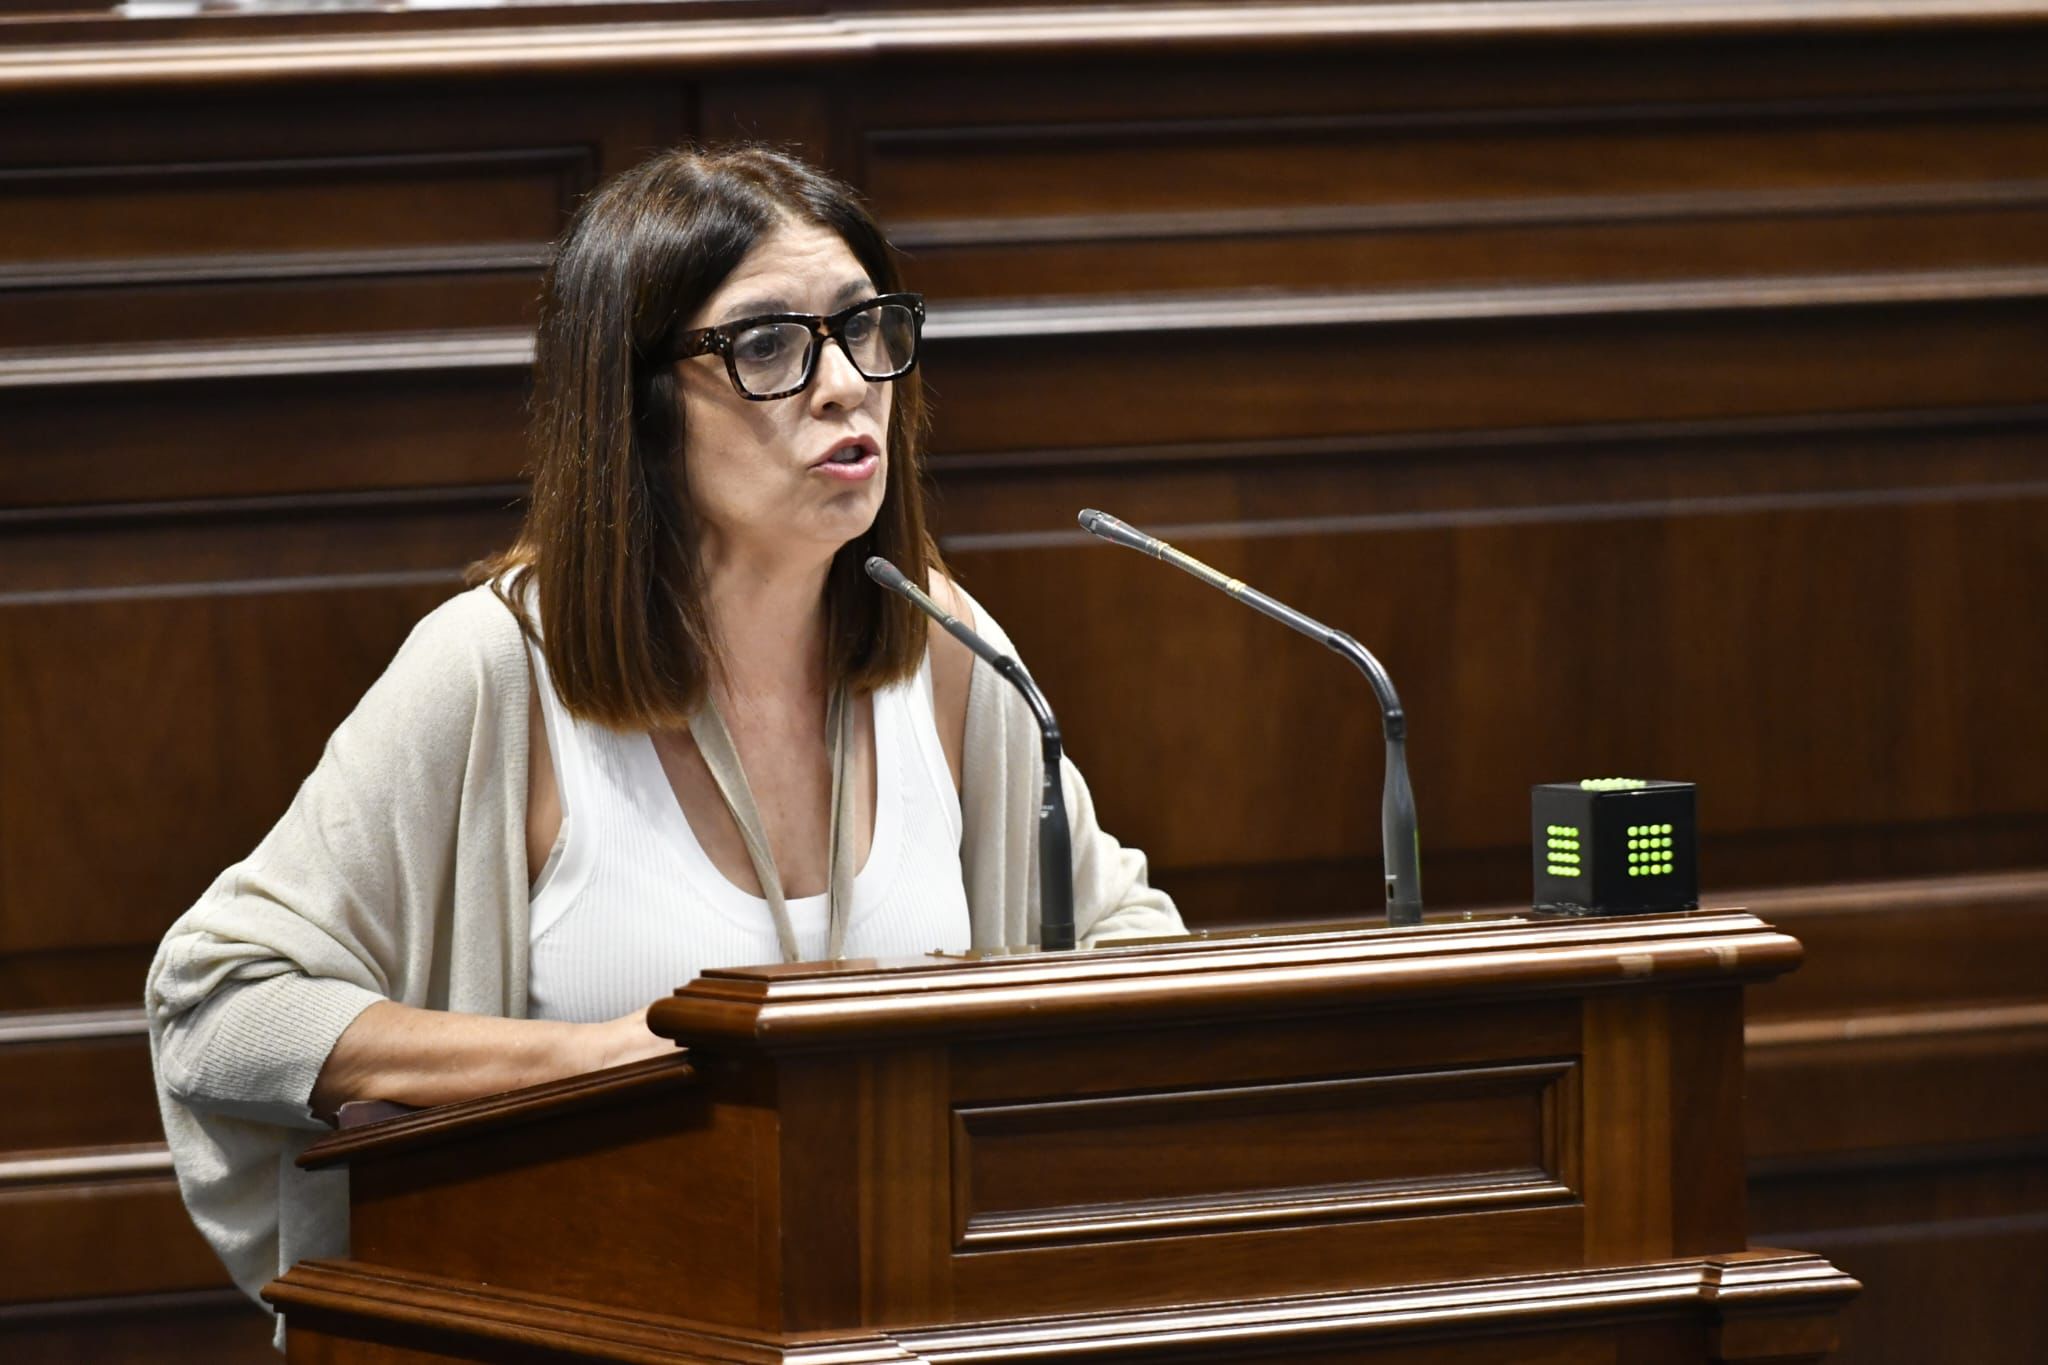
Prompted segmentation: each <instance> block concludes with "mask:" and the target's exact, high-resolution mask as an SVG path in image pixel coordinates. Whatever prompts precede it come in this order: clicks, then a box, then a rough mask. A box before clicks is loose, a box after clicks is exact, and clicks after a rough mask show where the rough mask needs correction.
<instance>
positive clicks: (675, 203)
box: [471, 146, 940, 729]
mask: <svg viewBox="0 0 2048 1365" xmlns="http://www.w3.org/2000/svg"><path fill="white" fill-rule="evenodd" d="M792 219H793V220H796V221H798V222H803V223H810V224H814V225H816V226H818V227H823V228H827V229H829V230H831V231H833V232H835V233H837V234H838V235H839V236H840V237H841V238H842V239H844V240H845V242H846V245H847V247H848V248H849V249H850V250H851V251H852V252H853V255H854V258H855V259H856V260H858V261H859V262H860V264H861V266H862V268H864V269H865V270H866V271H867V274H868V278H869V279H870V280H871V281H872V282H873V283H874V285H875V288H876V292H878V293H889V292H892V291H895V290H897V289H900V288H901V282H900V279H899V277H898V273H897V270H896V265H895V261H894V259H893V257H892V254H891V252H890V248H889V244H888V243H887V241H885V240H884V239H883V236H882V232H881V229H880V228H879V227H877V226H876V225H875V221H874V219H872V218H871V217H869V216H868V213H867V210H866V209H865V208H864V207H862V205H861V203H860V201H859V199H858V198H857V196H856V195H855V194H854V192H853V191H852V190H851V189H849V188H848V187H847V186H845V185H843V184H841V183H840V182H839V181H837V180H834V179H833V178H831V177H830V176H828V175H825V174H823V173H822V172H820V171H818V170H816V169H814V168H813V167H810V166H807V165H805V164H804V163H803V162H801V161H799V160H797V159H796V158H795V157H792V156H789V155H786V154H784V153H782V152H777V151H774V150H771V149H769V148H766V147H759V146H733V147H724V148H716V149H709V150H701V151H700V150H694V149H689V148H681V149H677V150H674V151H669V152H663V153H661V154H660V155H657V156H655V157H653V158H652V159H650V160H648V161H645V162H643V163H642V164H640V165H638V166H636V167H634V168H633V169H631V170H629V171H626V172H624V173H623V174H621V175H619V176H617V177H615V178H614V179H612V180H610V181H607V182H606V183H605V184H603V185H601V186H599V187H598V188H597V189H596V190H595V191H593V192H592V193H591V195H590V196H589V197H588V198H587V199H585V200H584V202H583V204H582V206H581V207H580V208H579V209H578V211H577V213H576V216H575V218H574V219H573V221H572V222H571V223H570V225H569V228H568V231H567V232H566V233H565V234H564V235H563V237H562V240H561V242H560V243H559V244H558V246H557V248H556V251H555V255H554V259H553V261H552V263H551V264H550V265H549V267H548V271H547V276H546V280H545V283H544V285H543V288H542V297H541V319H540V333H539V340H538V344H537V349H536V353H535V357H534V393H533V411H532V428H531V431H532V446H533V452H532V455H533V494H532V501H531V502H530V503H529V505H528V507H527V513H526V523H525V525H524V527H523V528H522V529H521V531H520V534H519V539H518V540H517V541H516V542H515V543H514V544H513V545H512V546H511V548H509V549H507V550H505V551H503V552H501V553H499V554H497V555H495V556H493V557H492V558H490V559H487V560H484V561H483V562H482V563H480V564H478V565H477V566H476V567H475V568H474V569H473V570H472V571H471V573H472V578H473V579H476V580H482V579H486V578H487V579H489V580H491V582H492V583H493V585H494V587H495V590H496V591H497V593H498V595H499V596H500V597H502V598H504V599H505V601H506V603H507V605H509V606H511V607H512V608H513V610H514V613H515V614H517V615H518V616H519V617H520V620H521V624H522V626H525V625H527V624H528V623H527V620H526V615H525V612H524V611H523V610H522V599H523V594H522V591H521V589H522V588H523V586H524V584H525V582H526V581H527V577H528V575H531V576H532V581H533V582H534V584H535V586H536V587H537V588H538V589H539V597H540V601H539V606H540V628H541V641H542V648H543V650H544V652H545V654H546V657H547V663H548V670H549V672H550V673H552V674H553V675H554V687H555V691H556V693H557V695H559V696H560V697H561V699H562V703H563V705H565V706H566V707H568V708H569V710H570V711H571V712H572V713H573V714H575V715H578V716H581V717H584V718H586V719H589V720H593V721H597V722H599V723H601V724H604V725H609V726H612V727H614V728H617V729H648V728H656V727H670V726H678V725H681V724H683V723H684V722H685V721H686V720H687V718H688V716H689V714H690V712H691V711H692V710H693V709H695V707H696V706H697V704H698V703H699V702H700V701H701V700H702V698H703V694H704V688H705V684H706V681H707V680H708V677H709V674H710V671H711V669H712V668H713V666H714V665H715V664H716V662H717V648H716V642H715V641H714V640H713V639H712V636H711V628H710V623H709V620H708V618H707V616H706V612H705V601H704V591H703V589H704V584H703V580H702V574H701V567H700V564H699V561H698V544H699V532H698V525H697V520H696V516H695V513H694V511H693V509H692V508H691V506H690V504H689V491H688V483H687V481H686V480H685V478H684V477H683V473H682V466H681V461H682V460H683V459H684V458H687V456H686V455H685V453H684V452H685V450H686V444H685V440H684V435H685V433H684V431H683V416H682V408H681V404H680V403H679V402H678V395H677V385H676V378H675V371H674V362H673V360H672V350H671V348H672V346H673V344H674V338H675V336H676V335H677V333H678V332H679V331H680V330H681V329H682V328H683V327H685V326H687V324H688V323H689V320H690V319H691V318H692V317H693V316H694V315H695V314H696V312H697V311H698V309H699V308H701V307H702V306H703V304H704V301H705V300H706V299H708V298H709V297H710V296H711V294H712V293H713V292H714V291H715V290H716V289H717V288H718V287H719V285H721V284H722V283H724V281H725V280H726V279H727V277H729V276H730V275H731V274H732V272H733V271H734V270H735V269H736V268H737V267H738V266H739V264H740V262H741V261H743V260H744V259H745V258H746V256H747V255H748V253H749V252H751V251H752V250H753V249H754V247H755V245H756V244H758V243H759V242H760V241H761V240H762V239H763V238H764V237H766V236H768V235H769V234H770V233H772V232H773V231H774V230H775V229H776V227H777V226H778V225H780V224H781V223H783V222H785V221H788V220H792ZM892 382H893V383H894V384H895V386H896V387H895V393H894V395H893V397H892V401H891V405H890V414H889V432H888V440H889V451H888V461H887V463H888V486H887V487H886V488H885V490H884V493H883V500H882V507H881V511H880V512H879V513H878V514H877V515H876V518H875V523H874V525H873V526H872V527H870V528H869V530H868V531H867V533H866V534H864V535H862V536H861V537H860V538H859V539H857V540H855V541H853V542H852V543H850V544H848V545H846V546H844V547H842V548H841V549H840V551H839V553H838V555H837V556H835V557H834V559H833V561H832V567H831V569H830V571H829V572H828V574H827V577H826V586H825V629H826V641H825V670H826V674H825V675H826V678H827V680H828V681H829V682H831V683H835V684H837V683H844V684H846V685H848V686H849V687H851V688H852V689H853V690H854V691H855V692H862V691H867V690H871V689H873V688H875V687H879V686H881V685H883V684H885V683H889V682H894V681H897V680H899V679H902V678H906V677H909V676H910V675H911V674H912V673H914V672H915V671H916V669H917V666H918V662H919V660H920V659H921V657H922V656H923V652H924V647H925V641H926V638H927V634H926V625H925V621H924V618H923V617H922V616H920V615H919V614H918V612H917V609H916V608H915V607H913V606H912V605H911V604H910V603H908V602H905V601H904V600H902V599H901V598H900V597H897V596H896V595H895V594H894V593H888V592H884V591H883V590H882V589H880V588H879V587H877V586H876V585H875V584H874V583H873V582H871V581H870V580H869V579H868V577H867V575H866V573H865V572H864V571H863V569H862V567H861V566H862V564H863V562H864V561H865V560H866V559H867V557H868V556H869V555H882V556H884V557H886V558H888V559H890V560H892V561H894V563H895V564H896V565H897V567H899V568H901V569H902V570H903V572H904V573H905V574H907V575H908V576H909V577H910V580H911V581H912V582H913V583H918V584H923V583H924V582H925V581H926V579H927V577H928V575H929V574H930V572H931V571H932V570H934V569H937V568H939V567H940V561H939V555H938V549H937V547H936V546H935V545H934V544H933V542H932V540H931V537H930V535H929V533H928V532H927V531H926V529H925V520H924V498H923V478H924V451H923V438H924V432H925V404H924V391H923V387H922V385H921V384H920V382H919V379H918V375H917V372H916V371H914V370H913V371H912V372H911V373H909V374H907V375H904V376H903V377H902V378H900V379H897V380H894V381H892ZM787 401H791V402H796V401H801V400H798V399H790V400H787Z"/></svg>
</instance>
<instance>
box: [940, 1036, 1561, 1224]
mask: <svg viewBox="0 0 2048 1365" xmlns="http://www.w3.org/2000/svg"><path fill="white" fill-rule="evenodd" d="M1574 1066H1575V1063H1574V1062H1572V1061H1570V1060H1563V1061H1555V1062H1531V1063H1524V1064H1519V1065H1494V1066H1477V1067H1449V1068H1439V1069H1433V1070H1429V1071H1420V1072H1407V1073H1393V1074H1380V1075H1371V1076H1351V1077H1340V1078H1334V1079H1328V1080H1318V1081H1290V1082H1284V1083H1277V1084H1275V1083H1268V1084H1261V1085H1237V1086H1223V1087H1218V1088H1213V1089H1201V1090H1150V1091H1146V1092H1143V1093H1140V1094H1130V1095H1095V1096H1089V1097H1087V1098H1081V1099H1069V1100H1058V1101H1041V1102H1033V1103H1023V1104H996V1105H969V1106H963V1107H959V1108H956V1109H955V1110H954V1113H953V1170H954V1173H955V1175H954V1178H955V1194H954V1210H955V1218H956V1225H955V1244H956V1245H957V1246H959V1247H961V1248H963V1249H967V1250H978V1249H990V1248H1001V1249H1013V1248H1021V1247H1026V1246H1049V1245H1057V1244H1061V1243H1066V1242H1075V1241H1089V1242H1101V1241H1105V1240H1125V1239H1129V1238H1133V1237H1147V1236H1161V1235H1180V1234H1186V1233H1190V1232H1201V1231H1239V1230H1250V1229H1253V1228H1267V1227H1292V1226H1300V1225H1303V1224H1312V1223H1323V1222H1330V1221H1333V1220H1339V1219H1341V1220H1345V1221H1355V1220H1358V1219H1362V1218H1375V1217H1400V1216H1411V1215H1414V1214H1417V1213H1423V1212H1427V1213H1431V1214H1452V1213H1457V1212H1461V1211H1477V1210H1481V1209H1494V1208H1504V1207H1522V1206H1527V1205H1533V1204H1547V1203H1557V1202H1560V1201H1566V1200H1570V1199H1573V1198H1574V1197H1576V1194H1577V1191H1575V1190H1574V1189H1573V1188H1572V1187H1571V1185H1570V1184H1569V1183H1567V1181H1566V1179H1565V1171H1566V1169H1567V1167H1569V1166H1571V1165H1574V1164H1575V1161H1574V1159H1573V1158H1572V1157H1571V1156H1570V1154H1568V1153H1566V1152H1565V1151H1564V1150H1563V1147H1564V1142H1563V1139H1562V1135H1561V1133H1560V1131H1559V1128H1558V1124H1559V1121H1560V1112H1559V1111H1560V1108H1561V1102H1560V1101H1559V1100H1558V1099H1557V1098H1556V1089H1557V1087H1559V1086H1560V1085H1562V1084H1563V1083H1565V1082H1566V1080H1567V1078H1568V1077H1570V1076H1571V1075H1572V1073H1573V1069H1574ZM1447 1105H1448V1106H1455V1107H1458V1108H1460V1110H1461V1112H1467V1113H1468V1114H1474V1113H1476V1111H1475V1108H1474V1107H1475V1106H1477V1105H1486V1106H1490V1107H1491V1108H1490V1112H1489V1116H1488V1118H1487V1119H1486V1120H1484V1121H1480V1120H1478V1119H1477V1118H1476V1117H1468V1119H1467V1120H1466V1124H1467V1127H1466V1131H1467V1132H1468V1133H1470V1132H1484V1133H1486V1134H1487V1135H1488V1137H1489V1139H1490V1140H1491V1141H1492V1142H1494V1143H1495V1146H1494V1147H1492V1148H1491V1149H1489V1151H1488V1152H1487V1153H1485V1154H1484V1155H1482V1154H1481V1152H1480V1151H1478V1150H1477V1149H1476V1148H1474V1147H1473V1146H1471V1141H1472V1140H1471V1138H1470V1137H1469V1136H1468V1137H1467V1139H1466V1145H1464V1146H1463V1147H1462V1148H1461V1150H1460V1151H1459V1152H1458V1154H1457V1155H1456V1156H1455V1157H1447V1156H1445V1155H1444V1154H1442V1153H1441V1152H1439V1151H1438V1150H1436V1148H1435V1147H1434V1145H1433V1144H1432V1143H1431V1142H1430V1141H1429V1139H1428V1137H1427V1132H1426V1129H1425V1128H1424V1127H1423V1125H1424V1123H1425V1120H1426V1118H1427V1116H1428V1115H1429V1114H1430V1113H1431V1112H1432V1111H1441V1110H1442V1109H1443V1108H1444V1107H1445V1106H1447ZM1518 1113H1519V1115H1520V1118H1521V1119H1522V1120H1523V1121H1522V1122H1519V1123H1518V1122H1517V1121H1516V1115H1517V1114H1518ZM1319 1119H1321V1120H1322V1121H1324V1122H1330V1121H1335V1122H1338V1123H1340V1124H1342V1125H1345V1126H1346V1127H1348V1128H1349V1130H1350V1131H1351V1132H1352V1133H1353V1134H1354V1135H1357V1137H1356V1140H1355V1141H1347V1140H1342V1139H1339V1138H1335V1137H1330V1136H1329V1135H1326V1137H1329V1140H1327V1141H1321V1140H1317V1139H1314V1138H1308V1137H1304V1136H1303V1130H1304V1129H1306V1128H1308V1127H1309V1126H1310V1125H1313V1124H1315V1123H1316V1122H1317V1121H1318V1120H1319ZM1168 1128H1170V1129H1171V1130H1172V1137H1171V1139H1170V1140H1171V1141H1172V1142H1174V1143H1183V1142H1190V1141H1198V1142H1200V1144H1201V1145H1202V1146H1204V1147H1206V1148H1207V1149H1208V1150H1209V1152H1210V1153H1211V1155H1210V1157H1209V1159H1208V1160H1206V1161H1205V1162H1203V1163H1201V1164H1200V1168H1199V1169H1200V1176H1201V1179H1200V1181H1199V1184H1200V1185H1201V1187H1202V1188H1200V1189H1191V1188H1183V1189H1181V1190H1179V1191H1178V1192H1177V1193H1174V1194H1166V1193H1162V1192H1161V1189H1162V1188H1163V1187H1160V1186H1159V1185H1158V1180H1157V1177H1158V1176H1159V1175H1160V1174H1161V1173H1162V1172H1165V1171H1167V1170H1168V1169H1169V1168H1168V1166H1167V1165H1166V1164H1155V1163H1153V1162H1151V1161H1149V1160H1148V1159H1146V1158H1145V1157H1144V1156H1143V1155H1141V1153H1142V1152H1144V1151H1147V1150H1150V1147H1149V1144H1148V1142H1147V1139H1148V1136H1150V1137H1155V1138H1156V1137H1157V1136H1159V1135H1160V1134H1162V1133H1163V1132H1164V1131H1165V1130H1166V1129H1168ZM1262 1129H1263V1130H1264V1132H1263V1134H1262V1133H1261V1132H1260V1130H1262ZM1233 1130H1235V1131H1233ZM1196 1131H1201V1132H1204V1133H1206V1134H1207V1138H1206V1139H1197V1138H1195V1137H1194V1136H1193V1133H1194V1132H1196ZM1376 1131H1377V1132H1384V1133H1389V1134H1393V1133H1398V1134H1400V1137H1398V1138H1396V1139H1393V1140H1391V1141H1389V1140H1376V1139H1375V1137H1374V1134H1375V1132H1376ZM1304 1143H1306V1144H1308V1145H1309V1147H1310V1148H1311V1149H1312V1150H1309V1151H1306V1152H1304V1151H1301V1150H1298V1149H1300V1148H1302V1147H1303V1144H1304ZM1251 1152H1257V1153H1259V1156H1258V1159H1257V1161H1256V1163H1255V1164H1254V1165H1253V1166H1252V1167H1248V1168H1242V1169H1236V1168H1233V1167H1232V1165H1231V1163H1232V1159H1233V1157H1234V1156H1235V1155H1236V1154H1239V1153H1251ZM1488 1157H1491V1158H1492V1164H1479V1163H1484V1162H1486V1161H1487V1159H1488ZM1283 1158H1285V1159H1284V1160H1283ZM1304 1162H1306V1163H1307V1164H1303V1163H1304ZM1461 1163H1463V1164H1469V1165H1471V1167H1472V1168H1471V1169H1458V1166H1459V1165H1460V1164H1461ZM1289 1172H1291V1173H1292V1174H1293V1175H1294V1176H1295V1177H1296V1178H1295V1180H1294V1181H1293V1182H1292V1183H1286V1182H1287V1173H1289ZM1304 1175H1307V1176H1308V1177H1309V1178H1307V1179H1303V1178H1301V1177H1302V1176H1304ZM1180 1179H1182V1180H1185V1174H1184V1173H1181V1174H1180Z"/></svg>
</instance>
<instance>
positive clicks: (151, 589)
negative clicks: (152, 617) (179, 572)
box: [0, 567, 462, 607]
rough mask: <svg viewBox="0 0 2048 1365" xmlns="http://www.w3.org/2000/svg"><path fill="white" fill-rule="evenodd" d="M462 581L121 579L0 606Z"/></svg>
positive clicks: (11, 598)
mask: <svg viewBox="0 0 2048 1365" xmlns="http://www.w3.org/2000/svg"><path fill="white" fill-rule="evenodd" d="M461 582H462V570H461V568H459V567H450V568H446V569H398V570H393V571H391V572H388V573H331V574H299V575H291V576H279V577H275V578H217V579H193V580H189V581H186V582H175V583H173V582H166V583H123V584H112V585H107V586H103V587H90V588H31V589H27V590H24V591H0V607H51V606H84V605H87V604H89V603H96V602H97V603H106V602H150V601H175V600H194V599H198V598H209V597H262V596H272V595H276V594H281V593H283V594H296V593H308V592H361V591H364V590H366V589H369V590H374V589H379V588H419V587H433V586H435V585H436V584H446V585H448V586H449V587H451V588H453V587H456V586H458V585H460V584H461Z"/></svg>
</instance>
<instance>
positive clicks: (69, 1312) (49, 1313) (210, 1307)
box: [0, 1289, 253, 1330]
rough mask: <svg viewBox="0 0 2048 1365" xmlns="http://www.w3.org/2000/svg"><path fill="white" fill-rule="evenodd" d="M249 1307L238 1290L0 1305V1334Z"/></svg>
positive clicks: (244, 1296)
mask: <svg viewBox="0 0 2048 1365" xmlns="http://www.w3.org/2000/svg"><path fill="white" fill-rule="evenodd" d="M236 1307H251V1308H253V1305H251V1304H250V1303H249V1299H248V1296H247V1295H245V1294H243V1293H242V1291H241V1290H239V1289H190V1290H182V1291H178V1292H174V1293H169V1294H123V1295H121V1296H120V1297H119V1298H92V1299H55V1300H45V1301H43V1302H40V1303H0V1330H6V1329H8V1328H10V1327H18V1326H20V1325H22V1324H24V1323H37V1322H51V1321H61V1320H63V1319H66V1318H78V1319H98V1318H103V1317H108V1316H111V1315H130V1314H136V1315H142V1314H147V1315H151V1316H154V1315H155V1314H158V1313H184V1312H213V1311H218V1310H220V1309H232V1308H236Z"/></svg>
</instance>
